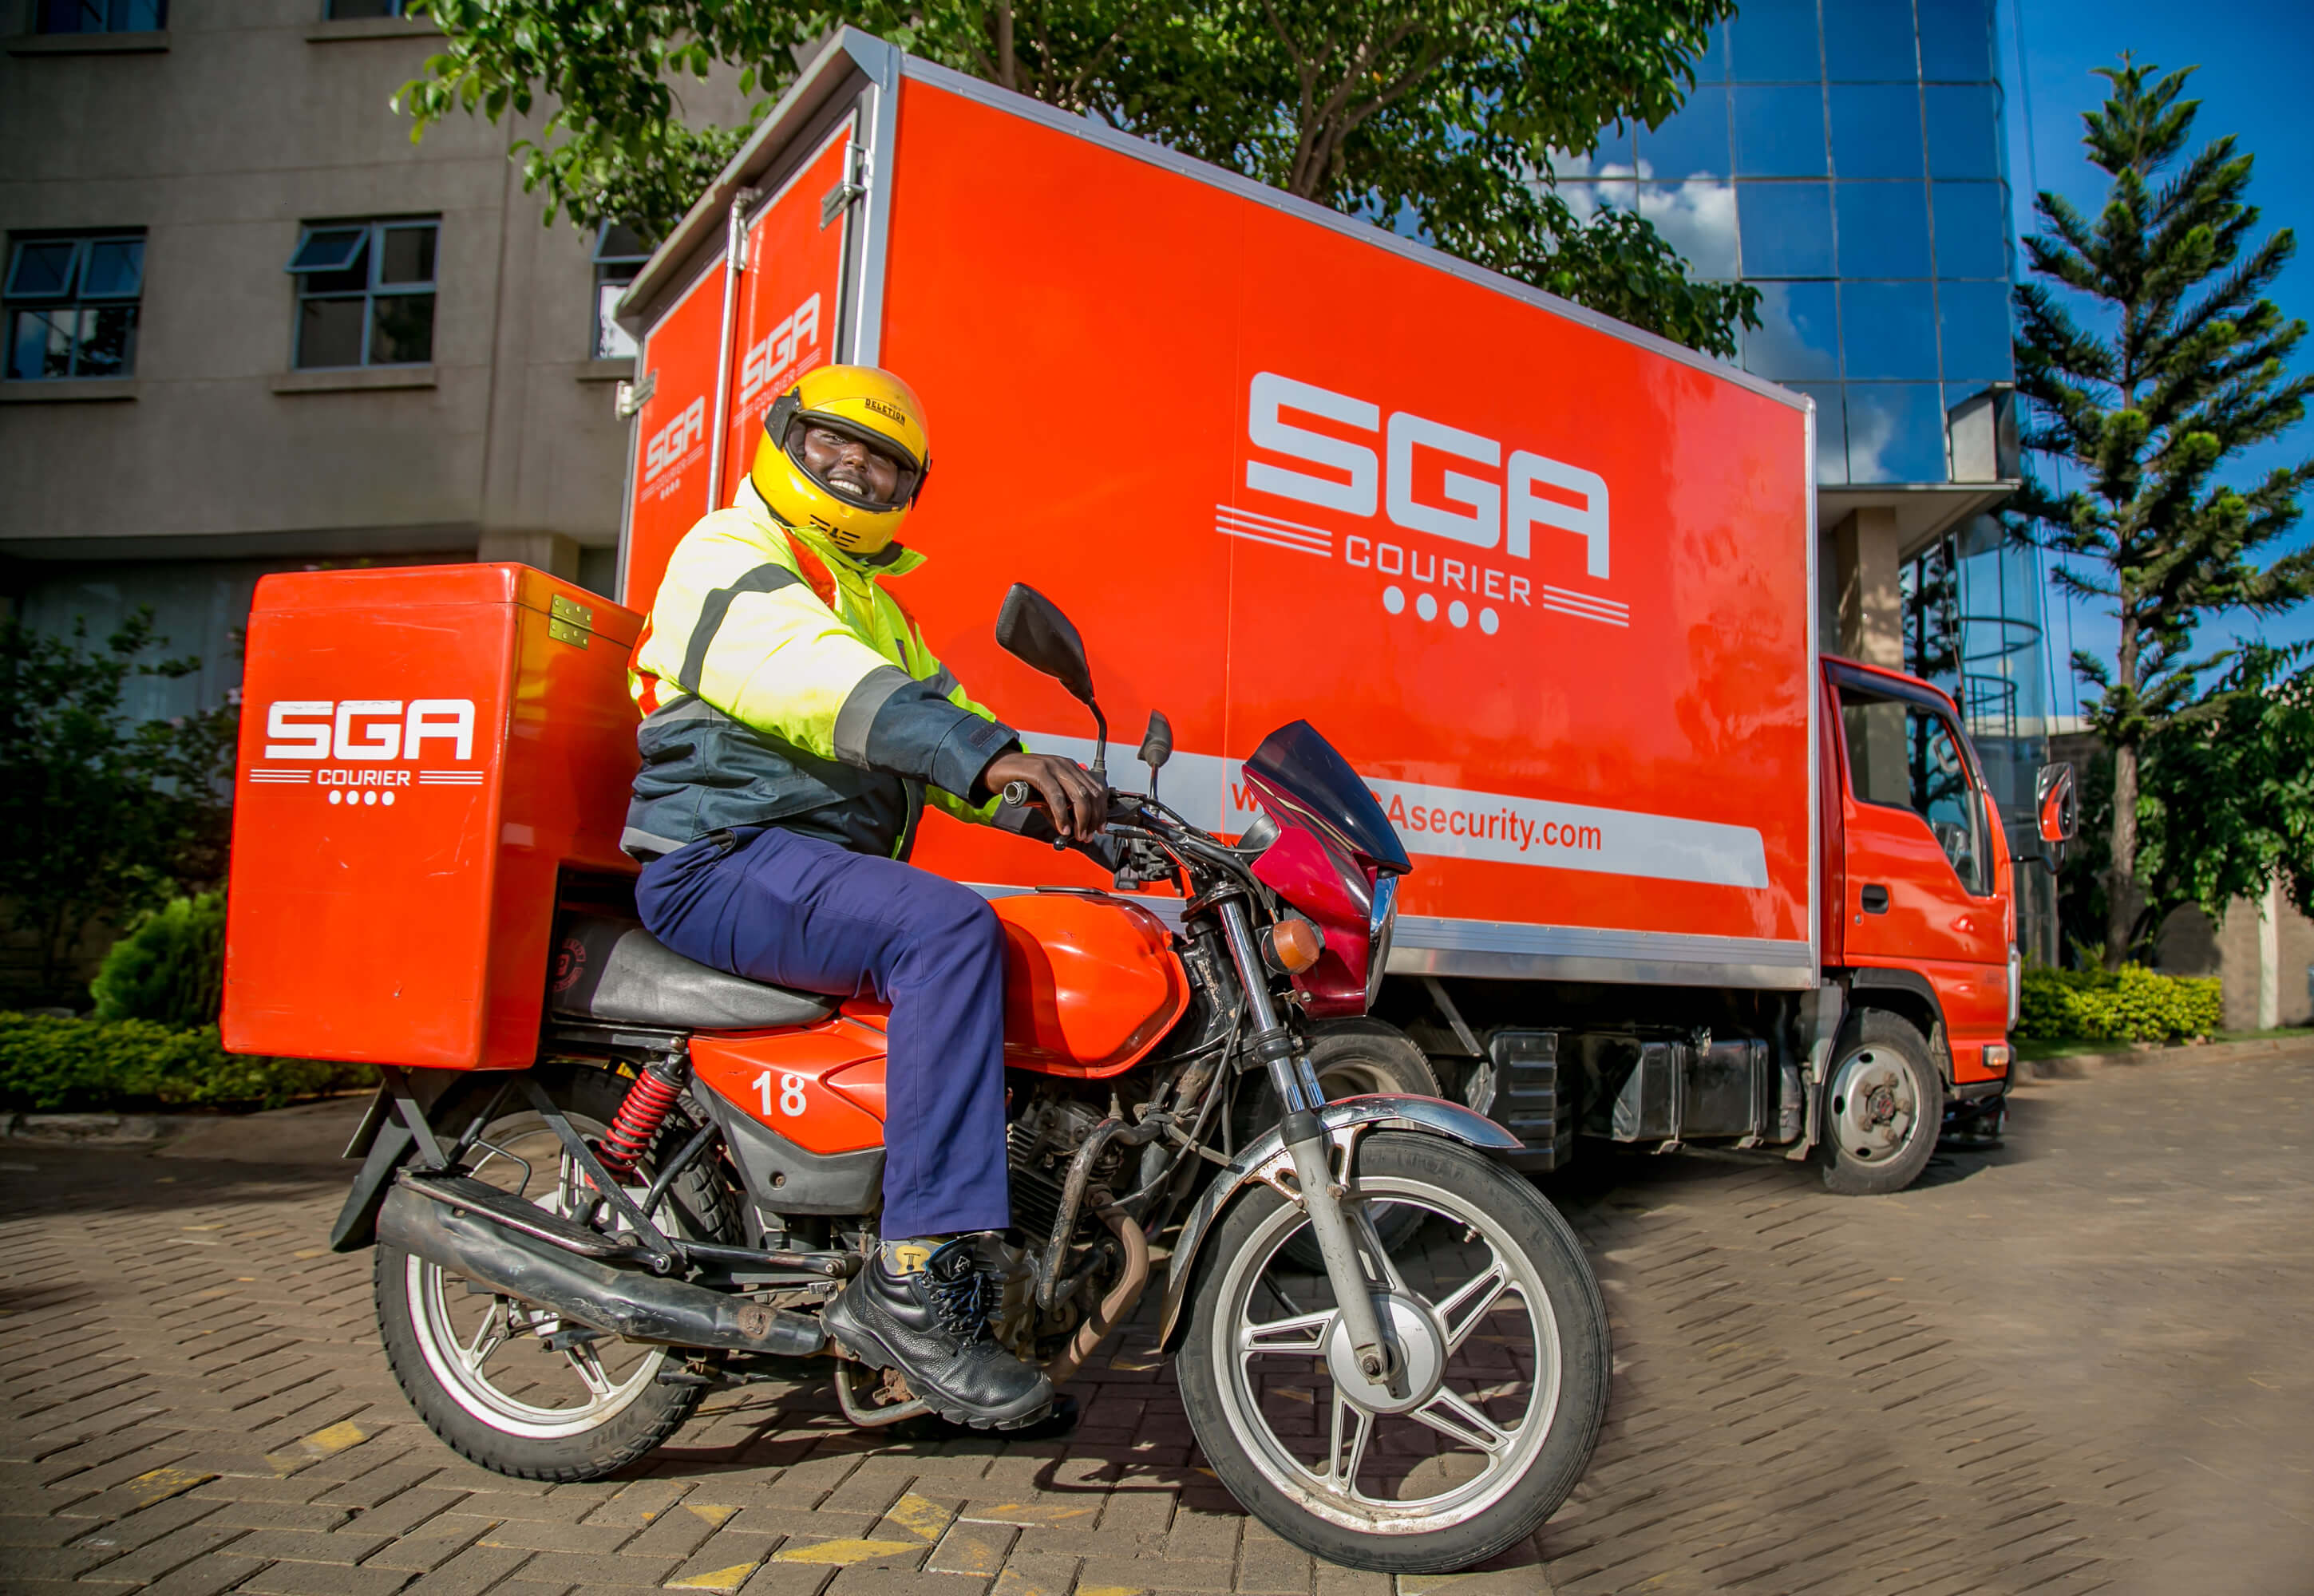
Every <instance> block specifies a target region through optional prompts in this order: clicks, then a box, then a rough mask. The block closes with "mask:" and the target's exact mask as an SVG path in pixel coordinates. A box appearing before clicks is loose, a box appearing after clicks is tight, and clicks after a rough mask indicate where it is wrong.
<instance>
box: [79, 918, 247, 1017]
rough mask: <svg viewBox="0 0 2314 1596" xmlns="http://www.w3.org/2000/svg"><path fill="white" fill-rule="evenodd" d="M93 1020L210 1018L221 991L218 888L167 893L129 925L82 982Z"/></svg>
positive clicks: (222, 938) (222, 939)
mask: <svg viewBox="0 0 2314 1596" xmlns="http://www.w3.org/2000/svg"><path fill="white" fill-rule="evenodd" d="M88 990H89V995H90V996H91V997H93V998H94V999H95V1000H96V1014H95V1018H98V1019H154V1020H158V1021H160V1022H161V1023H162V1024H163V1025H173V1026H202V1025H215V1024H216V1017H217V1005H218V1003H219V1001H221V1000H222V999H223V997H224V995H225V894H223V893H221V892H205V893H203V894H201V895H200V896H199V897H195V898H172V899H170V900H169V902H168V903H166V904H163V905H162V906H161V907H160V908H158V909H155V910H154V911H153V912H152V913H149V914H147V915H146V916H145V917H144V918H143V919H141V920H139V921H137V923H136V924H134V925H132V926H130V927H129V928H128V934H127V935H126V936H124V937H122V938H121V939H119V941H117V942H115V943H114V944H113V945H112V950H111V951H110V952H109V953H107V954H106V955H105V956H104V966H103V967H102V969H100V970H98V971H97V973H96V979H95V980H94V981H93V982H91V983H89V988H88Z"/></svg>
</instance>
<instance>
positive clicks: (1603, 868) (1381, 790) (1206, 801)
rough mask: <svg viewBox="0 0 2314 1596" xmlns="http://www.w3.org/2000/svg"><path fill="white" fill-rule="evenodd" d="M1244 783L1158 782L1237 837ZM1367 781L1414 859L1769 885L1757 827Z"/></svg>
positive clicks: (1193, 813)
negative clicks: (1420, 855) (1541, 866)
mask: <svg viewBox="0 0 2314 1596" xmlns="http://www.w3.org/2000/svg"><path fill="white" fill-rule="evenodd" d="M1024 736H1025V738H1026V740H1027V741H1028V743H1029V746H1030V747H1032V748H1034V749H1035V750H1036V751H1037V752H1038V753H1039V754H1065V755H1067V756H1068V757H1069V758H1071V759H1074V760H1077V761H1079V762H1081V763H1088V764H1089V763H1091V760H1092V754H1093V745H1092V743H1091V739H1089V738H1085V737H1063V736H1047V735H1045V734H1044V733H1041V732H1031V733H1027V734H1024ZM1109 753H1110V754H1111V755H1112V756H1113V758H1114V760H1115V763H1114V765H1113V767H1112V769H1111V772H1110V780H1112V781H1115V782H1117V784H1118V785H1120V786H1124V787H1128V788H1130V787H1138V786H1142V785H1144V781H1143V780H1142V778H1144V776H1145V774H1146V772H1145V771H1144V770H1143V769H1142V768H1140V767H1138V766H1136V765H1135V764H1133V763H1131V762H1132V754H1131V745H1129V744H1128V745H1125V746H1124V747H1118V746H1116V745H1112V746H1111V747H1110V749H1109ZM1243 781H1244V765H1243V764H1242V763H1241V762H1240V761H1238V760H1234V759H1221V758H1217V757H1215V756H1214V755H1213V754H1174V755H1173V758H1172V762H1171V763H1169V764H1168V765H1166V767H1165V769H1164V772H1163V773H1162V774H1161V776H1160V777H1159V779H1158V793H1159V795H1160V796H1161V797H1162V798H1164V800H1165V801H1166V802H1167V803H1168V804H1170V805H1171V806H1172V807H1174V808H1176V809H1178V810H1179V811H1180V812H1181V813H1182V814H1183V815H1185V816H1188V818H1189V819H1190V820H1192V821H1194V822H1195V823H1196V824H1199V825H1202V826H1206V827H1207V828H1209V829H1211V830H1214V831H1217V832H1221V833H1229V834H1233V833H1237V832H1240V831H1242V830H1243V829H1244V828H1245V826H1246V825H1247V824H1249V823H1250V821H1251V820H1252V818H1253V816H1254V815H1255V813H1256V810H1255V809H1254V808H1253V807H1252V806H1251V803H1250V800H1249V799H1247V798H1245V795H1244V792H1243ZM1366 781H1367V785H1368V786H1369V787H1370V788H1371V789H1373V795H1374V797H1375V798H1377V799H1379V800H1380V801H1381V804H1382V808H1383V810H1384V811H1385V812H1386V813H1388V814H1389V815H1390V816H1391V824H1393V825H1395V826H1396V827H1397V828H1398V835H1399V841H1400V842H1402V843H1404V844H1405V846H1406V851H1407V852H1409V854H1426V855H1429V856H1430V857H1432V858H1435V859H1482V860H1492V861H1494V862H1496V863H1498V864H1516V865H1547V866H1550V867H1552V868H1554V869H1562V870H1588V871H1593V872H1595V873H1597V874H1601V875H1610V876H1638V877H1646V878H1647V879H1650V880H1656V881H1699V882H1702V883H1704V884H1705V885H1707V886H1742V887H1749V888H1753V889H1755V890H1757V889H1764V888H1765V887H1766V886H1767V885H1768V856H1767V847H1766V844H1765V843H1764V842H1762V839H1761V836H1760V833H1759V832H1758V831H1757V830H1756V829H1755V828H1753V827H1752V826H1748V825H1728V824H1725V823H1723V822H1720V821H1716V820H1693V819H1689V818H1687V817H1686V816H1674V815H1649V814H1646V813H1643V812H1641V811H1638V810H1632V809H1607V808H1602V807H1598V806H1596V805H1592V804H1569V803H1560V802H1558V801H1556V800H1553V799H1550V798H1523V797H1519V796H1516V795H1515V794H1510V793H1494V792H1476V791H1471V790H1469V789H1463V788H1457V787H1436V786H1431V785H1429V784H1427V783H1424V782H1416V781H1384V780H1378V779H1376V778H1374V777H1371V776H1369V777H1367V778H1366Z"/></svg>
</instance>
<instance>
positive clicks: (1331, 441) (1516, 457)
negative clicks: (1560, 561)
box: [1214, 371, 1630, 635]
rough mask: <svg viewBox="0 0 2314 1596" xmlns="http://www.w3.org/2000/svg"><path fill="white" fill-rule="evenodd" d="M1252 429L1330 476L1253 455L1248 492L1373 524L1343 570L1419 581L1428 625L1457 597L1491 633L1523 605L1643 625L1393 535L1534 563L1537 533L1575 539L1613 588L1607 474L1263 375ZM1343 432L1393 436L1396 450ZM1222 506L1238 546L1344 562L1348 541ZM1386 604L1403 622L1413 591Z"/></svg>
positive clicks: (1385, 593) (1600, 599)
mask: <svg viewBox="0 0 2314 1596" xmlns="http://www.w3.org/2000/svg"><path fill="white" fill-rule="evenodd" d="M1289 415H1298V416H1301V417H1305V418H1309V419H1315V420H1319V421H1323V422H1330V423H1332V424H1333V425H1334V426H1335V427H1336V428H1341V429H1342V431H1327V432H1320V431H1317V430H1314V429H1313V428H1310V427H1307V426H1303V425H1299V424H1297V423H1296V422H1295V421H1294V420H1290V419H1287V418H1288V416H1289ZM1245 430H1246V441H1247V442H1248V443H1249V444H1250V445H1252V446H1253V448H1254V449H1256V450H1259V451H1261V452H1262V453H1265V454H1271V455H1282V456H1284V457H1285V458H1286V459H1288V460H1292V461H1294V462H1297V463H1300V464H1303V465H1308V466H1315V467H1318V468H1319V471H1318V472H1309V471H1297V470H1294V469H1293V468H1291V467H1288V466H1285V465H1279V464H1276V463H1272V462H1271V461H1269V460H1264V459H1260V458H1259V457H1249V458H1248V460H1247V461H1246V467H1245V486H1246V487H1248V488H1250V489H1253V490H1254V491H1256V492H1258V493H1264V494H1269V495H1272V496H1274V497H1276V498H1285V499H1292V500H1294V501H1295V502H1296V503H1299V504H1304V505H1309V506H1312V507H1316V508H1319V509H1323V510H1331V511H1335V512H1337V513H1338V514H1341V515H1345V516H1356V517H1358V518H1359V519H1361V520H1362V521H1365V522H1366V523H1368V525H1366V526H1365V527H1363V528H1361V529H1360V530H1358V531H1356V532H1352V533H1348V534H1347V535H1346V536H1344V537H1343V538H1342V540H1341V548H1340V555H1341V558H1342V560H1344V562H1345V563H1347V564H1348V565H1351V566H1354V567H1356V568H1358V569H1365V570H1373V571H1375V572H1377V573H1379V574H1381V575H1382V576H1385V577H1397V578H1405V579H1406V580H1407V581H1409V583H1411V584H1413V585H1414V586H1415V588H1416V592H1415V595H1414V613H1415V614H1416V616H1417V617H1418V618H1419V619H1420V620H1423V621H1431V620H1435V618H1436V617H1437V616H1438V613H1439V608H1440V601H1441V599H1444V601H1445V615H1446V620H1447V623H1448V624H1449V625H1451V626H1453V627H1456V628H1461V627H1463V626H1467V625H1469V624H1470V622H1471V619H1472V614H1471V603H1465V602H1464V601H1465V599H1468V600H1470V601H1471V602H1472V603H1475V604H1478V605H1479V608H1478V611H1477V620H1478V623H1479V630H1480V631H1482V632H1485V633H1488V634H1489V635H1492V634H1493V633H1494V632H1495V631H1496V630H1498V629H1499V627H1500V626H1501V624H1502V621H1503V618H1504V616H1505V614H1506V613H1513V612H1515V611H1516V610H1518V609H1521V608H1537V607H1539V608H1541V609H1544V610H1549V611H1552V612H1554V613H1559V614H1562V615H1569V616H1574V617H1577V618H1578V619H1581V620H1585V621H1595V622H1602V623H1603V624H1605V625H1609V626H1628V625H1630V605H1629V604H1624V603H1622V602H1621V601H1619V600H1616V599H1613V598H1610V597H1608V596H1606V595H1603V594H1600V593H1596V592H1582V591H1577V590H1576V589H1573V588H1568V587H1559V586H1553V585H1551V584H1550V583H1547V582H1546V583H1542V584H1541V585H1540V588H1541V590H1540V593H1538V592H1537V586H1538V585H1537V584H1536V582H1535V580H1534V578H1532V577H1530V576H1528V575H1526V574H1524V573H1523V572H1518V571H1510V570H1505V569H1501V568H1499V567H1497V566H1496V565H1494V564H1492V563H1491V562H1489V561H1486V560H1479V559H1476V558H1473V557H1472V556H1471V554H1469V553H1465V552H1462V551H1457V552H1456V553H1455V554H1453V555H1449V554H1446V553H1444V552H1442V551H1439V550H1437V549H1435V548H1426V547H1425V546H1423V545H1422V544H1420V543H1414V542H1410V541H1409V542H1405V543H1401V542H1398V541H1396V540H1395V539H1393V538H1392V537H1391V535H1389V532H1388V528H1389V527H1391V526H1396V527H1403V528H1405V529H1406V530H1407V531H1408V532H1417V533H1426V534H1427V535H1428V536H1430V537H1437V538H1444V539H1447V540H1449V541H1451V542H1455V543H1459V544H1462V545H1463V548H1464V549H1465V550H1469V551H1487V552H1493V551H1497V550H1499V551H1501V553H1502V554H1503V555H1505V556H1507V557H1508V558H1510V559H1513V560H1531V559H1532V558H1533V544H1534V532H1535V529H1536V528H1538V527H1540V528H1542V529H1544V530H1546V531H1557V532H1567V533H1573V534H1574V535H1575V536H1577V537H1578V538H1580V539H1582V540H1583V545H1584V546H1583V552H1582V560H1583V574H1584V576H1585V578H1587V579H1589V580H1593V581H1597V582H1605V581H1607V580H1608V579H1609V576H1610V572H1611V569H1612V530H1611V527H1610V525H1609V519H1608V493H1607V480H1606V479H1605V478H1604V477H1603V476H1601V475H1600V474H1599V473H1598V472H1594V471H1586V470H1585V469H1584V468H1583V467H1581V466H1579V465H1570V464H1568V463H1567V462H1565V461H1563V460H1554V459H1552V458H1550V456H1549V455H1547V454H1537V453H1536V452H1534V451H1533V450H1531V449H1518V448H1515V449H1512V450H1510V451H1509V452H1508V453H1509V458H1508V459H1507V461H1506V459H1505V458H1504V455H1505V450H1504V445H1502V443H1501V442H1500V441H1498V440H1497V439H1495V438H1491V437H1487V436H1483V435H1481V434H1479V433H1475V432H1467V431H1465V430H1463V429H1462V428H1459V427H1450V426H1448V425H1447V424H1446V423H1444V422H1443V421H1434V420H1432V419H1429V418H1428V417H1426V416H1418V415H1416V414H1415V413H1414V412H1413V411H1411V410H1393V411H1391V414H1390V417H1389V419H1388V420H1387V421H1385V420H1384V419H1383V416H1382V407H1381V406H1380V405H1378V404H1374V403H1373V402H1372V401H1367V400H1364V399H1358V398H1355V397H1353V396H1352V395H1350V394H1347V393H1337V392H1333V391H1332V390H1331V389H1329V388H1320V387H1318V386H1317V385H1315V384H1311V383H1302V382H1296V381H1294V379H1293V378H1291V377H1286V376H1281V375H1278V374H1277V373H1276V372H1270V371H1265V372H1259V373H1257V374H1256V375H1255V376H1254V378H1253V381H1252V384H1251V385H1250V388H1249V390H1248V392H1247V394H1246V427H1245ZM1343 432H1347V433H1350V434H1363V435H1365V436H1379V437H1380V440H1381V442H1382V448H1381V449H1380V450H1377V449H1375V448H1374V447H1373V445H1371V444H1368V443H1366V442H1364V441H1361V439H1360V438H1359V437H1357V436H1343ZM1431 456H1438V457H1443V460H1444V466H1443V469H1441V468H1440V467H1438V466H1436V465H1434V464H1432V463H1431V461H1430V458H1429V457H1431ZM1471 467H1476V468H1479V469H1482V470H1484V471H1485V472H1488V474H1487V475H1484V476H1480V475H1478V474H1475V472H1473V471H1471V470H1470V469H1466V468H1471ZM1432 472H1435V476H1434V475H1433V474H1432ZM1320 473H1323V474H1320ZM1434 483H1435V492H1434V493H1432V494H1431V495H1429V496H1428V497H1426V496H1425V492H1424V489H1426V488H1428V487H1430V486H1431V485H1432V484H1434ZM1214 509H1215V516H1216V518H1215V521H1214V530H1216V531H1217V532H1220V533H1222V534H1223V536H1225V537H1235V538H1244V539H1247V540H1249V541H1250V542H1262V543H1269V544H1272V545H1274V546H1276V547H1279V548H1285V549H1292V550H1294V551H1297V552H1299V553H1303V554H1314V555H1317V556H1318V557H1320V559H1332V558H1333V557H1334V554H1335V534H1334V533H1333V532H1332V531H1331V530H1329V529H1328V528H1326V527H1323V526H1313V525H1307V524H1305V523H1303V522H1299V521H1291V520H1286V519H1285V518H1283V517H1280V516H1272V515H1267V514H1265V513H1262V512H1259V511H1252V510H1247V509H1244V508H1242V507H1238V506H1233V505H1217V506H1215V507H1214ZM1377 514H1386V515H1387V517H1388V522H1387V525H1385V526H1379V527H1378V526H1375V525H1373V524H1372V523H1373V518H1374V517H1375V516H1377ZM1406 607H1407V594H1406V590H1405V589H1404V588H1403V587H1401V586H1399V584H1398V583H1397V582H1394V581H1393V582H1391V583H1390V584H1389V585H1388V586H1384V587H1383V588H1382V608H1383V609H1384V610H1386V611H1387V612H1389V613H1391V614H1392V615H1396V614H1400V613H1403V612H1404V610H1405V609H1406Z"/></svg>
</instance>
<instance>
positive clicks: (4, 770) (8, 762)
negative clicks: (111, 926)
mask: <svg viewBox="0 0 2314 1596" xmlns="http://www.w3.org/2000/svg"><path fill="white" fill-rule="evenodd" d="M166 643H167V639H164V638H161V637H157V636H155V633H154V630H153V616H152V612H150V611H149V610H140V611H139V612H137V613H136V614H135V615H133V616H131V617H130V618H129V619H128V621H127V622H124V623H123V624H122V625H121V627H120V629H119V630H118V631H116V632H114V633H113V634H112V635H111V636H110V637H109V638H107V639H105V642H104V644H103V646H102V648H91V647H90V646H89V641H88V633H87V629H86V627H85V625H76V626H75V628H74V630H73V635H72V636H71V637H70V638H69V639H66V638H57V637H49V636H45V635H43V634H41V633H39V632H35V631H32V630H29V629H28V628H25V627H23V626H22V625H19V624H18V623H16V622H7V623H5V624H4V625H0V838H4V839H5V841H4V842H0V905H4V906H5V910H6V913H8V914H9V916H10V918H11V921H12V923H13V926H14V927H15V928H17V929H19V930H30V931H31V933H32V934H33V936H34V937H35V938H36V939H37V942H38V946H39V948H40V985H41V988H42V992H41V995H42V997H43V998H44V999H46V1000H47V1001H72V1000H76V999H77V998H78V996H79V995H80V994H79V992H78V990H77V988H76V987H75V985H74V983H69V982H67V981H66V978H65V977H66V970H67V968H68V967H69V966H70V964H71V961H72V958H73V956H74V954H75V951H76V950H77V949H78V948H79V947H80V944H81V940H82V938H83V936H84V934H85V932H86V931H87V930H88V928H89V927H90V926H91V925H92V924H93V923H96V922H99V921H111V922H113V923H115V924H118V923H120V922H122V921H126V920H127V919H128V918H129V917H130V916H132V915H135V914H137V913H139V912H141V911H143V910H146V909H149V908H153V907H155V906H157V905H159V904H163V903H164V902H166V901H167V900H168V899H170V898H171V897H173V896H175V895H178V894H180V893H182V892H187V891H198V890H200V889H201V888H203V887H206V886H214V885H216V884H218V883H220V882H221V881H222V879H223V877H224V875H225V846H226V842H227V837H228V833H229V829H230V823H231V807H230V806H231V794H230V787H229V781H230V778H231V775H232V772H233V758H234V731H235V727H236V726H237V723H238V714H237V711H236V710H234V708H233V707H232V706H230V705H228V706H225V707H224V708H221V709H217V710H209V711H207V712H205V713H202V714H197V715H190V716H184V717H181V718H178V719H172V720H148V721H144V722H141V723H137V724H132V723H131V722H130V721H129V720H128V713H127V709H126V700H127V697H128V687H129V684H130V683H132V682H134V681H137V680H138V679H140V678H146V677H162V678H168V679H173V678H177V677H181V676H185V675H190V674H191V673H192V672H193V671H195V670H197V669H199V664H200V662H199V660H197V659H155V658H148V657H147V656H148V655H151V654H154V653H156V652H157V651H158V650H159V649H161V648H163V647H165V646H166Z"/></svg>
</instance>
